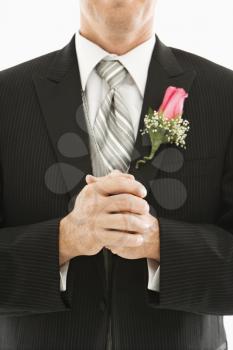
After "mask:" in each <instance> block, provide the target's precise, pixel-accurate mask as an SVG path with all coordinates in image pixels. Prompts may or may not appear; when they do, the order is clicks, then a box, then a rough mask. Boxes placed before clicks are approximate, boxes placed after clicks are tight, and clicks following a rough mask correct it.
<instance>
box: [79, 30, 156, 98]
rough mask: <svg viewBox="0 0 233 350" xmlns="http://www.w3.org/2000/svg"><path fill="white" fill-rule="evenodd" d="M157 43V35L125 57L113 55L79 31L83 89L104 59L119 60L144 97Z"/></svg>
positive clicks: (80, 69) (80, 68)
mask: <svg viewBox="0 0 233 350" xmlns="http://www.w3.org/2000/svg"><path fill="white" fill-rule="evenodd" d="M155 41H156V36H155V34H154V35H152V36H151V37H150V38H149V39H148V40H147V41H144V42H143V43H142V44H140V45H138V46H137V47H135V48H133V49H132V50H130V51H128V52H127V53H126V54H124V55H116V54H111V53H109V52H107V51H105V50H104V49H102V48H101V47H100V46H98V45H96V44H95V43H94V42H92V41H90V40H88V39H87V38H85V37H84V36H82V35H81V34H80V32H79V31H78V32H77V33H76V35H75V46H76V53H77V58H78V64H79V71H80V78H81V84H82V89H83V90H85V87H86V84H87V80H88V78H89V76H90V74H91V72H92V70H93V69H94V68H95V66H96V65H97V64H98V63H99V62H100V61H101V60H102V59H103V58H106V59H118V60H119V61H120V62H121V63H122V64H123V65H124V67H125V68H126V69H127V70H128V71H129V73H130V75H131V77H132V78H133V80H134V81H135V83H136V85H137V87H138V89H139V91H140V93H141V95H142V96H143V95H144V91H145V86H146V80H147V73H148V68H149V64H150V60H151V55H152V52H153V49H154V45H155Z"/></svg>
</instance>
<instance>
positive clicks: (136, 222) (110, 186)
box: [59, 171, 152, 265]
mask: <svg viewBox="0 0 233 350" xmlns="http://www.w3.org/2000/svg"><path fill="white" fill-rule="evenodd" d="M86 181H87V185H86V186H85V187H84V188H83V190H82V191H81V192H80V193H79V195H78V196H77V198H76V202H75V206H74V209H73V210H72V212H71V213H69V214H68V215H67V216H66V217H65V218H63V219H62V220H61V222H60V237H59V248H60V265H62V264H64V263H65V262H66V261H68V260H70V259H72V258H74V257H76V256H80V255H94V254H97V253H98V252H99V251H100V250H101V249H102V248H103V247H115V248H117V247H127V248H129V249H132V250H134V249H137V248H138V247H142V246H143V242H144V237H143V235H144V234H145V232H147V231H148V230H149V229H150V227H151V224H152V223H151V220H148V219H146V217H147V215H149V205H148V203H147V202H146V201H145V200H144V199H143V198H144V197H145V196H146V189H145V187H144V186H143V185H142V184H141V183H139V182H138V181H136V180H135V179H134V177H133V176H132V175H130V174H123V173H120V172H118V171H114V172H112V173H111V174H109V175H107V176H104V177H101V178H95V177H93V176H87V178H86Z"/></svg>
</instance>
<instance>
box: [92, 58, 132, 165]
mask: <svg viewBox="0 0 233 350" xmlns="http://www.w3.org/2000/svg"><path fill="white" fill-rule="evenodd" d="M96 72H97V73H98V75H99V76H100V77H101V79H103V80H105V81H106V83H107V84H108V85H109V87H110V89H109V90H108V93H107V95H106V97H105V98H104V100H103V101H102V103H101V105H100V107H99V110H98V111H97V115H96V119H95V123H94V135H95V139H96V143H97V146H98V150H99V152H100V155H101V157H102V159H103V162H104V164H105V166H106V168H107V170H108V172H110V171H111V170H113V169H118V170H120V171H122V172H127V171H128V169H129V164H130V161H131V155H132V152H133V148H134V143H135V137H134V132H133V125H132V121H131V118H130V116H129V111H128V109H127V107H126V105H125V103H124V99H123V98H122V96H121V95H120V93H119V92H118V89H117V88H118V86H119V85H120V84H121V83H122V82H123V80H124V79H125V78H126V76H127V74H128V72H127V70H126V69H125V68H124V66H123V65H122V64H121V63H120V62H119V61H118V60H111V61H106V60H102V61H100V62H99V63H98V64H97V66H96Z"/></svg>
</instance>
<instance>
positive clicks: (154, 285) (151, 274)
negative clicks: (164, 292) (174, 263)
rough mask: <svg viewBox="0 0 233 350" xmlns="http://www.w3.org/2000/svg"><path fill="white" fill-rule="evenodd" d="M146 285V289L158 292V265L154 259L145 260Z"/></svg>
mask: <svg viewBox="0 0 233 350" xmlns="http://www.w3.org/2000/svg"><path fill="white" fill-rule="evenodd" d="M147 267H148V285H147V288H148V289H150V290H153V291H155V292H159V288H160V286H159V282H160V265H159V263H158V262H157V261H156V260H155V259H147Z"/></svg>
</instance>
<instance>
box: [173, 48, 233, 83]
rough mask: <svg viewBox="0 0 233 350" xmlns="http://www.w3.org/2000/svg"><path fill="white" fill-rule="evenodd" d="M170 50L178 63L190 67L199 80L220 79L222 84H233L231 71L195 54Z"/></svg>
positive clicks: (232, 72) (174, 49)
mask: <svg viewBox="0 0 233 350" xmlns="http://www.w3.org/2000/svg"><path fill="white" fill-rule="evenodd" d="M171 49H172V51H173V53H174V55H175V56H176V58H177V60H178V62H180V63H181V65H182V66H184V67H187V68H188V67H189V68H190V66H191V67H192V68H193V69H195V71H196V72H197V74H198V76H199V77H200V78H202V79H208V80H212V81H218V80H219V79H221V81H222V82H223V83H224V82H225V83H226V84H228V83H229V84H231V85H232V84H233V70H231V69H229V68H227V67H224V66H222V65H220V64H218V63H215V62H213V61H211V60H209V59H207V58H204V57H202V56H199V55H197V54H194V53H191V52H188V51H184V50H181V49H178V48H173V47H172V48H171Z"/></svg>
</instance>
